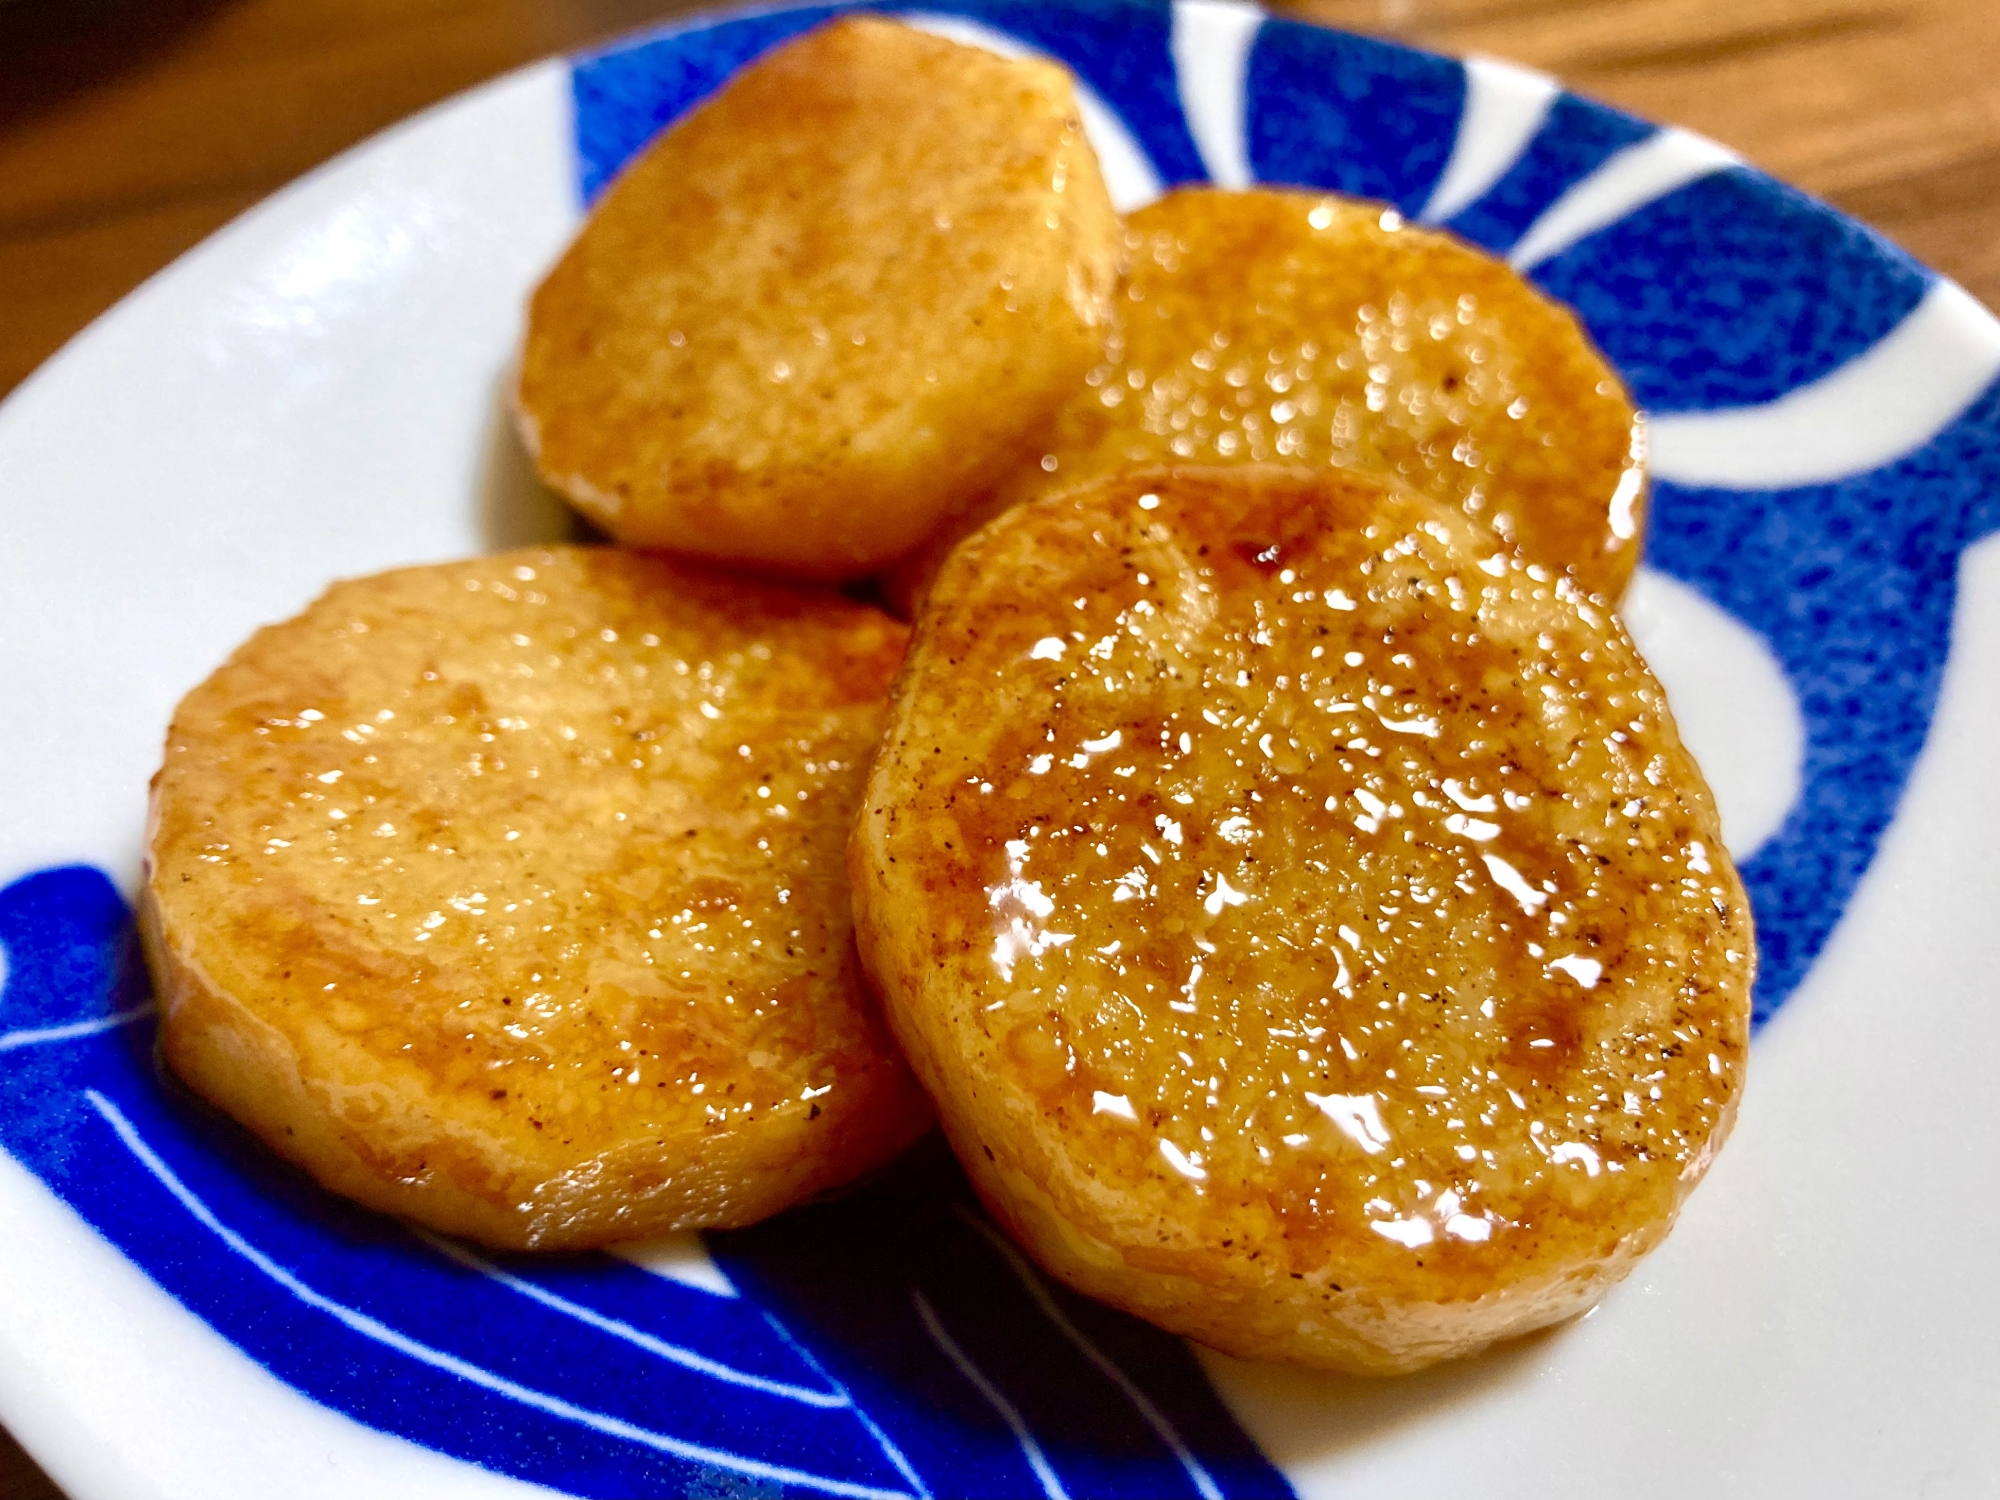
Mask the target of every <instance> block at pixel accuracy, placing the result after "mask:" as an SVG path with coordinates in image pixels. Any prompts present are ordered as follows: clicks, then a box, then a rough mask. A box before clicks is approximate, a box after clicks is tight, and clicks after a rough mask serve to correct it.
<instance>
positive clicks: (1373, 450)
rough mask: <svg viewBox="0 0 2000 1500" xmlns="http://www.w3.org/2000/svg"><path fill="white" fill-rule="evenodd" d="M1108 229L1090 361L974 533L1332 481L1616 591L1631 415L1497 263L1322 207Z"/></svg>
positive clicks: (1316, 197)
mask: <svg viewBox="0 0 2000 1500" xmlns="http://www.w3.org/2000/svg"><path fill="white" fill-rule="evenodd" d="M1127 225H1128V232H1127V239H1128V249H1129V253H1130V255H1131V261H1132V264H1131V272H1130V276H1129V280H1128V282H1127V285H1126V287H1125V289H1124V292H1123V294H1122V296H1121V297H1120V299H1119V303H1118V308H1119V321H1118V325H1117V327H1116V328H1114V330H1113V331H1112V334H1111V337H1110V341H1109V344H1108V346H1107V348H1106V351H1105V357H1104V360H1103V362H1102V363H1101V364H1099V365H1098V366H1097V368H1096V369H1094V370H1092V371H1091V372H1090V374H1089V376H1088V377H1087V378H1086V383H1085V385H1084V387H1083V388H1081V389H1080V390H1078V391H1077V392H1076V394H1075V395H1074V397H1073V398H1072V399H1071V401H1070V402H1069V403H1068V405H1067V406H1065V407H1064V409H1063V412H1062V416H1061V419H1060V422H1059V425H1058V428H1057V431H1056V435H1055V437H1054V438H1053V440H1052V441H1051V443H1050V446H1049V451H1048V454H1047V456H1046V457H1044V458H1043V459H1042V460H1041V462H1040V464H1039V465H1029V466H1026V467H1024V468H1023V469H1020V470H1018V471H1017V472H1016V473H1015V474H1014V476H1012V477H1011V478H1010V479H1009V480H1008V481H1007V482H1006V483H1004V484H1003V485H1002V486H1001V488H1000V490H999V491H998V492H997V493H996V494H994V495H993V496H991V497H989V498H988V499H987V500H986V501H985V502H983V504H982V505H981V507H979V509H978V510H977V511H976V512H975V513H974V519H975V520H976V519H978V518H980V517H983V516H986V515H991V514H994V513H996V512H997V511H999V510H1002V509H1004V508H1005V507H1006V506H1007V505H1009V504H1012V503H1014V502H1016V501H1017V500H1019V499H1021V498H1023V497H1024V496H1027V495H1032V494H1038V493H1046V492H1048V491H1049V490H1052V489H1057V488H1066V487H1068V486H1070V485H1072V484H1076V483H1079V482H1082V481H1087V480H1090V479H1093V478H1096V477H1098V476H1100V475H1102V474H1105V473H1108V472H1110V471H1111V470H1114V469H1117V468H1120V467H1122V466H1124V465H1126V464H1129V463H1175V462H1187V461H1192V462H1197V463H1271V462H1281V463H1300V464H1310V465H1315V466H1317V465H1323V464H1337V465H1342V466H1345V467H1352V468H1360V469H1367V470H1369V471H1371V472H1373V473H1378V474H1385V475H1388V476H1391V477H1393V478H1397V479H1401V480H1402V481H1404V482H1405V483H1407V484H1409V485H1410V486H1411V487H1412V488H1414V489H1417V490H1420V491H1421V492H1423V493H1424V494H1427V495H1431V496H1434V497H1436V498H1437V499H1440V500H1446V501H1449V502H1450V503H1451V504H1453V505H1456V506H1459V507H1460V508H1462V509H1463V510H1464V511H1465V513H1466V514H1467V515H1470V516H1473V517H1475V518H1477V519H1479V520H1481V521H1483V522H1485V523H1486V524H1487V525H1489V526H1491V527H1492V528H1493V529H1494V530H1495V531H1497V532H1499V533H1500V535H1501V536H1502V537H1503V538H1505V539H1507V540H1509V541H1511V542H1514V543H1516V544H1517V545H1518V546H1519V547H1520V549H1521V551H1522V552H1523V553H1524V554H1525V555H1526V556H1528V557H1529V558H1531V559H1533V560H1535V561H1538V562H1541V563H1543V564H1545V565H1547V566H1549V567H1554V568H1569V569H1572V570H1573V571H1574V573H1575V576H1576V579H1577V581H1578V582H1579V583H1580V584H1582V586H1583V587H1584V589H1585V590H1587V591H1588V592H1591V593H1594V594H1599V595H1602V596H1603V597H1604V598H1606V599H1609V600H1614V601H1615V600H1616V599H1617V598H1618V596H1619V595H1620V594H1621V593H1623V592H1624V588H1625V584H1626V581H1627V580H1628V579H1629V578H1630V577H1631V576H1632V569H1633V567H1634V566H1636V564H1637V562H1638V558H1639V550H1640V537H1641V531H1642V527H1643V521H1644V515H1643V510H1644V498H1645V496H1644V489H1645V486H1644V469H1643V458H1642V456H1641V455H1638V454H1637V453H1636V452H1635V446H1634V445H1635V439H1636V438H1637V429H1636V424H1637V420H1638V419H1637V416H1636V414H1635V412H1634V411H1633V408H1632V404H1631V401H1630V399H1629V398H1628V397H1627V396H1626V394H1625V388H1624V386H1623V385H1622V384H1621V383H1620V381H1619V379H1618V376H1617V374H1616V372H1615V371H1613V370H1612V368H1611V367H1610V366H1609V365H1608V364H1607V363H1605V361H1604V358H1603V356H1601V355H1600V354H1598V352H1597V351H1596V349H1595V348H1594V347H1593V346H1592V345H1591V343H1590V341H1589V339H1588V338H1587V337H1586V335H1585V334H1584V332H1583V330H1582V327H1581V326H1580V325H1579V324H1578V323H1577V321H1576V319H1575V317H1574V316H1573V315H1572V314H1571V313H1570V312H1569V310H1568V309H1567V308H1564V307H1562V306H1561V305H1559V304H1558V303H1555V302H1552V301H1551V300H1549V299H1548V298H1547V297H1545V296H1543V295H1542V294H1541V293H1540V292H1538V291H1537V290H1536V289H1535V288H1534V287H1532V286H1531V285H1529V284H1528V283H1527V282H1526V281H1524V280H1523V279H1522V278H1521V277H1520V276H1518V275H1516V274H1515V273H1514V272H1513V271H1512V270H1510V269H1509V268H1508V266H1507V265H1506V263H1505V262H1503V261H1500V260H1498V259H1496V258H1494V257H1493V256H1491V255H1488V254H1486V253H1485V252H1483V251H1480V250H1475V249H1473V248H1471V247H1470V246H1468V245H1466V244H1464V243H1463V242H1461V241H1459V240H1457V239H1454V238H1453V237H1451V236H1450V235H1448V234H1444V233H1441V232H1440V231H1437V230H1433V229H1420V228H1416V227H1413V226H1411V225H1408V224H1404V223H1403V222H1402V221H1401V220H1400V218H1398V217H1397V216H1396V215H1395V214H1394V212H1393V211H1388V210H1385V209H1384V208H1383V207H1382V205H1381V204H1379V203H1368V202H1362V201H1359V200H1356V199H1351V198H1340V197H1334V196H1331V195H1326V194H1312V193H1304V192H1289V191H1280V190H1272V189H1259V190H1256V191H1253V192H1242V193H1237V192H1223V191H1220V190H1217V189H1212V188H1184V189H1182V190H1180V191H1178V192H1174V193H1170V194H1168V195H1167V196H1166V197H1165V198H1162V199H1161V200H1160V201H1159V202H1157V203H1154V204H1151V205H1149V206H1148V207H1146V208H1142V209H1140V210H1139V211H1138V212H1137V213H1135V214H1133V215H1132V216H1131V217H1130V219H1129V220H1128V221H1127ZM970 529H971V527H970V525H967V524H961V525H960V526H958V527H956V528H954V530H953V532H952V533H951V534H952V535H957V534H962V533H964V532H966V531H969V530H970ZM945 544H946V545H948V542H947V543H945ZM937 550H938V544H935V543H934V544H933V548H932V549H931V552H932V554H933V555H932V556H931V560H930V561H929V562H928V563H925V562H922V561H919V562H918V563H916V564H915V566H914V569H912V568H909V567H907V566H906V573H907V572H910V571H916V572H918V573H919V574H920V575H921V572H922V570H923V569H924V568H925V567H932V568H934V567H935V566H936V561H937V559H936V557H935V553H936V551H937ZM917 586H918V587H921V577H919V580H918V583H917Z"/></svg>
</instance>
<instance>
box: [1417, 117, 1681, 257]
mask: <svg viewBox="0 0 2000 1500" xmlns="http://www.w3.org/2000/svg"><path fill="white" fill-rule="evenodd" d="M1654 129H1655V127H1654V126H1651V125H1649V124H1647V123H1646V122H1645V121H1644V120H1638V119H1634V118H1633V117H1632V116H1631V115H1628V114H1626V113H1624V112H1623V111H1622V110H1616V109H1610V108H1607V107H1606V106H1605V105H1602V104H1594V103H1592V102H1591V101H1590V100H1588V99H1579V98H1577V97H1576V95H1574V94H1562V95H1559V96H1558V97H1557V99H1556V101H1555V103H1554V104H1552V105H1550V106H1549V113H1548V117H1547V118H1546V119H1544V120H1543V121H1542V128H1541V129H1540V130H1538V131H1536V132H1535V136H1534V139H1533V140H1531V141H1529V142H1528V148H1527V149H1526V150H1525V151H1523V152H1522V153H1521V154H1520V155H1519V156H1518V157H1516V158H1515V159H1514V164H1513V165H1512V166H1510V167H1509V168H1508V169H1507V170H1506V172H1504V173H1503V174H1502V175H1501V177H1500V180H1499V181H1498V182H1496V183H1494V184H1493V186H1492V187H1491V188H1490V189H1488V190H1487V192H1486V194H1485V195H1484V196H1483V197H1481V198H1480V199H1479V200H1478V201H1477V202H1474V203H1471V204H1468V205H1467V206H1466V207H1465V208H1463V209H1462V210H1460V211H1459V213H1458V215H1457V216H1456V217H1455V218H1453V219H1452V220H1451V221H1450V223H1448V224H1446V225H1445V228H1447V229H1449V230H1451V231H1452V233H1454V234H1457V235H1462V236H1464V237H1465V238H1466V239H1468V240H1471V241H1472V243H1473V244H1475V245H1481V246H1484V247H1485V248H1486V249H1488V250H1492V251H1495V252H1498V253H1500V254H1503V255H1504V254H1505V253H1506V252H1507V251H1509V250H1511V249H1513V247H1514V242H1515V241H1516V240H1518V239H1520V237H1521V234H1522V231H1524V230H1525V229H1526V228H1527V227H1528V226H1529V225H1530V224H1532V223H1534V222H1535V220H1536V219H1537V218H1539V217H1540V216H1541V213H1542V210H1543V209H1545V208H1547V207H1548V206H1549V205H1550V204H1551V203H1553V202H1555V201H1556V199H1557V198H1559V197H1561V196H1562V194H1563V190H1564V189H1566V188H1568V187H1569V186H1571V185H1572V184H1573V183H1577V182H1581V181H1582V180H1583V179H1584V178H1585V177H1587V176H1588V175H1589V174H1590V173H1591V172H1593V171H1595V170H1596V169H1597V168H1598V167H1601V166H1602V165H1604V163H1605V161H1606V160H1607V159H1608V158H1609V157H1611V155H1612V154H1613V153H1615V152H1618V151H1622V150H1624V149H1625V148H1626V147H1627V146H1634V145H1637V144H1638V143H1639V142H1640V141H1643V140H1644V139H1646V137H1647V136H1649V135H1651V134H1653V132H1654Z"/></svg>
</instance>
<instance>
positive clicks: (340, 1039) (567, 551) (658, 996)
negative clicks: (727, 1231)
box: [148, 548, 926, 1245]
mask: <svg viewBox="0 0 2000 1500" xmlns="http://www.w3.org/2000/svg"><path fill="white" fill-rule="evenodd" d="M902 644H903V631H902V628H901V627H900V626H898V625H897V624H896V623H895V622H893V621H891V620H889V619H888V618H887V617H886V616H884V615H882V614H881V613H879V612H878V611H874V610H871V609H867V608H864V607H862V606H858V605H854V604H851V603H848V602H847V601H845V600H842V599H839V598H838V597H835V596H832V595H827V594H820V593H811V592H804V591H795V590H788V589H783V588H776V587H772V586H768V585H756V584H751V583H748V582H745V581H741V580H735V579H726V578H720V577H716V576H714V575H708V574H704V573H701V572H698V571H695V570H691V569H687V568H683V567H678V566H675V565H672V564H669V563H666V562H664V561H662V560H659V559H656V558H648V557H644V556H640V555H636V554H631V553H620V552H613V551H610V550H606V549H587V548H560V549H535V550H531V551H528V552H519V553H510V554H504V555H502V556H499V557H494V558H485V559H479V560H475V561H471V562H465V563H455V564H447V565H441V566H437V567H431V568H416V569H409V570H405V571H403V572H398V573H390V574H385V575H381V576H379V577H376V578H372V579H364V580H360V581H357V582H352V583H344V584H339V585H336V586H335V587H334V588H333V589H332V590H331V591H330V592H329V593H328V594H327V595H326V596H324V597H323V598H322V599H321V600H319V601H318V602H317V603H316V604H314V605H313V606H312V607H311V608H310V609H308V610H307V611H306V612H305V613H304V614H303V615H301V616H300V617H299V618H298V619H296V620H293V621H289V622H287V623H285V624H282V625H277V626H273V627H270V628H268V629H266V630H264V631H261V632H259V633H258V635H257V636H256V637H254V638H253V639H252V640H251V641H250V642H249V643H247V644H246V645H245V646H244V647H243V648H242V649H241V650H239V651H238V652H237V653H236V655H235V656H234V657H232V658H231V660H230V661H229V662H228V663H227V664H225V665H224V666H223V667H222V668H221V669H220V670H219V671H218V672H217V673H216V674H215V676H213V677H212V678H210V679H209V681H208V682H206V683H205V684H203V685H202V686H201V687H200V688H197V689H196V690H195V692H193V693H192V694H190V695H189V697H188V699H187V700H186V701H185V702H184V703H183V704H182V705H181V708H180V710H179V712H178V714H177V715H176V718H175V721H174V726H173V730H172V733H171V736H170V739H169V742H168V746H167V758H166V765H165V767H164V769H163V770H162V772H161V773H160V776H159V778H158V781H157V785H156V812H155V828H154V832H153V836H152V839H151V873H150V880H149V901H148V918H149V924H150V926H151V928H152V935H153V938H154V957H155V962H156V968H157V970H158V971H159V972H160V973H161V974H162V976H163V979H164V981H165V982H164V984H163V992H164V995H165V1011H166V1048H167V1055H168V1057H169V1058H170V1059H171V1060H172V1061H174V1063H175V1065H176V1067H177V1068H179V1069H180V1071H182V1072H183V1073H184V1074H185V1075H187V1076H188V1078H189V1081H190V1082H191V1083H193V1084H194V1085H195V1087H196V1088H197V1089H199V1090H201V1091H203V1092H205V1093H208V1094H209V1095H210V1096H211V1097H213V1098H216V1099H217V1102H219V1103H222V1104H223V1105H224V1107H226V1108H231V1109H232V1110H233V1111H234V1112H237V1113H239V1115H241V1116H243V1117H244V1118H246V1120H247V1121H248V1122H249V1123H251V1124H252V1125H253V1128H260V1129H261V1130H262V1133H264V1134H265V1135H266V1137H267V1138H268V1139H271V1140H272V1142H273V1144H274V1145H276V1146H278V1148H279V1149H280V1150H281V1151H284V1152H285V1153H286V1154H288V1155H292V1156H293V1157H294V1158H295V1159H298V1160H301V1161H303V1163H304V1164H305V1165H306V1166H308V1167H309V1168H311V1169H312V1170H314V1171H315V1172H318V1173H320V1175H322V1177H323V1178H326V1179H328V1180H330V1181H331V1182H332V1184H333V1185H334V1186H336V1187H339V1188H340V1189H341V1190H342V1191H346V1192H349V1193H350V1194H352V1195H353V1196H356V1197H359V1198H361V1199H362V1200H363V1201H364V1202H369V1203H371V1204H373V1205H374V1206H376V1207H384V1208H390V1209H393V1210H395V1211H398V1212H402V1213H407V1214H410V1215H412V1216H414V1217H417V1218H419V1219H423V1220H426V1221H427V1222H432V1223H436V1224H438V1226H439V1227H443V1228H448V1229H458V1230H463V1231H465V1232H469V1233H473V1234H476V1235H478V1236H480V1237H481V1238H485V1239H489V1240H492V1241H495V1242H498V1243H525V1244H538V1245H576V1244H587V1243H593V1242H595V1241H598V1240H601V1239H604V1238H618V1237H623V1236H627V1235H632V1234H639V1233H644V1232H646V1231H647V1230H649V1229H660V1228H667V1227H673V1226H674V1225H676V1224H681V1223H741V1222H747V1221H748V1220H750V1219H754V1218H757V1217H760V1216H762V1214H764V1213H768V1212H771V1211H773V1209H774V1208H776V1207H782V1206H783V1205H784V1204H785V1203H786V1202H789V1201H791V1200H792V1199H793V1198H795V1197H797V1196H800V1195H802V1194H803V1193H807V1192H811V1191H814V1190H816V1189H818V1188H820V1187H824V1186H828V1185H830V1184H831V1183H833V1182H836V1181H839V1180H842V1179H843V1178H844V1177H846V1176H849V1175H852V1173H853V1172H854V1171H857V1170H860V1169H861V1168H863V1167H865V1166H868V1165H872V1164H873V1163H874V1162H875V1161H876V1160H879V1159H880V1158H881V1157H882V1156H883V1155H884V1154H885V1153H887V1152H889V1151H893V1150H894V1149H895V1148H896V1147H898V1146H900V1145H901V1144H902V1143H903V1142H905V1141H907V1140H908V1139H909V1138H910V1136H911V1135H912V1134H913V1133H914V1132H915V1131H916V1130H918V1129H921V1127H922V1125H923V1122H924V1119H925V1116H926V1111H925V1109H924V1107H923V1104H922V1102H921V1099H920V1098H919V1097H918V1096H917V1094H916V1090H915V1088H914V1085H913V1084H912V1083H911V1081H910V1080H909V1078H908V1075H907V1073H906V1072H905V1071H904V1069H903V1067H902V1064H901V1062H900V1060H899V1059H898V1058H897V1057H896V1055H895V1052H894V1049H893V1047H892V1046H891V1044H890V1043H889V1040H888V1038H887V1037H886V1036H885V1035H884V1034H883V1033H882V1030H881V1027H880V1024H879V1022H878V1020H877V1019H876V1016H875V1012H874V1008H873V1005H872V1002H871V1001H869V999H868V998H867V996H866V993H865V990H864V989H863V987H862V984H861V981H860V978H859V975H858V973H857V972H856V970H855V965H854V960H853V956H852V945H851V939H850V936H849V932H850V922H849V916H848V900H847V891H846V886H845V880H844V878H843V874H842V871H841V866H840V851H841V848H842V845H843V841H844V836H845V832H846V828H847V825H848V823H849V821H850V820H851V818H852V816H853V809H854V807H855V805H856V803H857V801H858V797H859V793H860V787H861V778H862V775H863V772H864V769H865V766H866V762H867V757H868V754H869V752H870V750H871V748H872V746H873V743H874V739H875V736H876V734H877V733H878V730H879V725H880V723H881V718H882V712H883V697H884V695H885V693H886V690H887V687H888V683H889V679H890V676H891V674H892V673H893V672H894V670H895V668H896V665H897V663H898V661H899V660H900V658H901V654H902ZM286 1101H289V1102H286Z"/></svg>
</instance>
